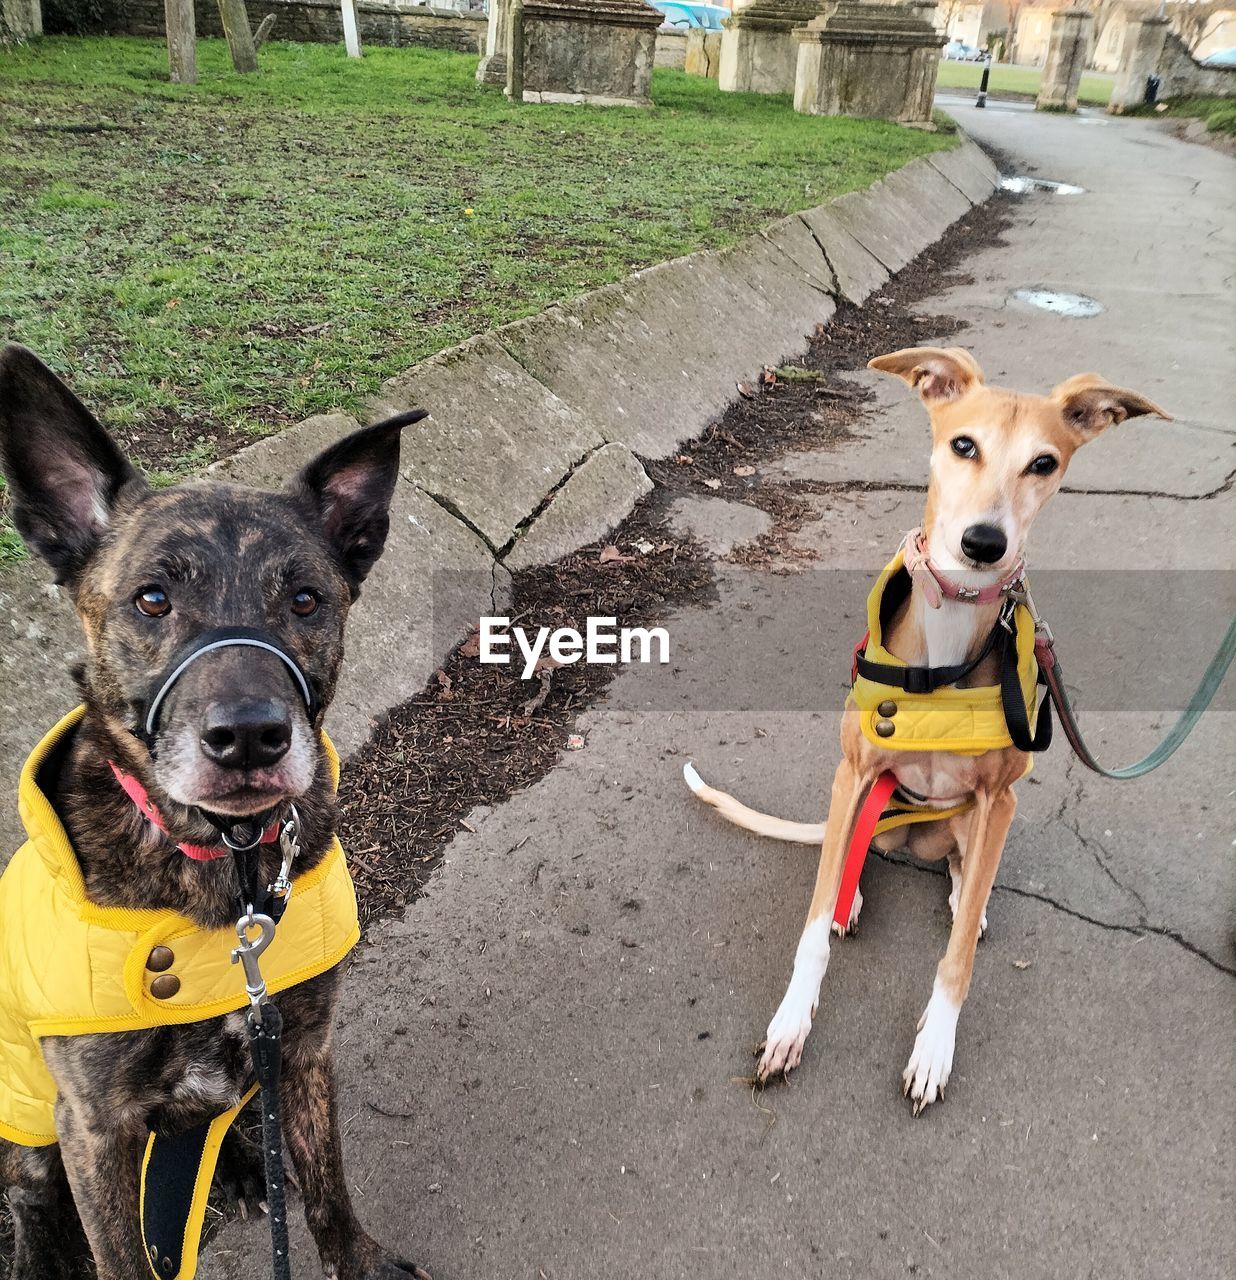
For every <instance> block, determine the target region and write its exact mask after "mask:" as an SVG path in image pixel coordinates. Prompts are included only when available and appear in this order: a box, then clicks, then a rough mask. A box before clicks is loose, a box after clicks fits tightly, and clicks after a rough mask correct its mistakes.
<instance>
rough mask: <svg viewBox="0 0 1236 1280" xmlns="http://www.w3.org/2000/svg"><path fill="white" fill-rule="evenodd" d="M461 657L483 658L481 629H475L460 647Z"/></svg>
mask: <svg viewBox="0 0 1236 1280" xmlns="http://www.w3.org/2000/svg"><path fill="white" fill-rule="evenodd" d="M459 656H460V657H461V658H479V657H480V656H481V631H480V628H479V627H473V628H472V631H471V632H470V633H469V635H468V638H467V639H466V640H465V641H464V642H463V644H461V645H460V646H459Z"/></svg>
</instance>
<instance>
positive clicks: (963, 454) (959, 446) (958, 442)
mask: <svg viewBox="0 0 1236 1280" xmlns="http://www.w3.org/2000/svg"><path fill="white" fill-rule="evenodd" d="M952 445H953V452H954V453H955V454H956V455H957V456H958V457H959V458H977V457H978V445H976V444H975V443H974V441H973V440H971V439H970V437H969V436H954V437H953V440H952Z"/></svg>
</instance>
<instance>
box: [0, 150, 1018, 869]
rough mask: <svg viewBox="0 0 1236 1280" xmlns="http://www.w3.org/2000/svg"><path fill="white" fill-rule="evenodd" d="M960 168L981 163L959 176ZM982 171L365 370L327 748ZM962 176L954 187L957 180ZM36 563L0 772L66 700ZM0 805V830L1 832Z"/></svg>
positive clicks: (9, 604)
mask: <svg viewBox="0 0 1236 1280" xmlns="http://www.w3.org/2000/svg"><path fill="white" fill-rule="evenodd" d="M980 180H981V181H980ZM997 181H998V174H996V171H995V169H994V166H992V165H991V164H990V162H989V161H988V160H987V158H986V157H985V156H984V155H983V154H982V153H981V152H980V151H979V150H978V148H977V147H975V146H974V145H973V144H971V143H969V142H965V143H963V145H962V146H961V147H959V148H957V149H956V150H955V151H951V152H948V153H945V154H944V155H937V156H932V157H927V158H923V159H919V160H916V161H914V162H913V163H912V164H910V165H908V166H907V167H906V168H905V169H903V170H901V171H899V172H898V173H896V174H893V175H890V176H889V177H888V178H885V179H884V180H882V181H881V182H877V183H876V184H874V186H872V187H871V188H869V189H868V190H867V191H865V192H855V193H851V194H850V195H847V196H844V197H842V198H841V199H839V200H834V201H832V202H830V203H829V204H827V205H821V206H818V207H817V208H815V209H810V210H806V211H804V212H802V213H799V214H796V215H793V216H792V217H788V218H784V219H782V220H781V221H779V222H777V223H774V224H773V225H772V226H771V227H768V228H766V229H765V230H764V231H763V232H761V233H759V234H757V235H754V236H751V237H749V238H748V239H747V240H745V241H743V242H742V243H741V244H738V245H735V246H734V247H732V248H730V249H726V250H722V251H704V252H701V253H697V254H692V255H690V256H689V257H686V258H681V259H678V260H676V261H674V262H669V263H664V264H662V265H660V266H657V267H653V268H650V269H649V270H647V271H642V272H638V273H637V274H635V275H634V276H632V277H630V278H629V279H627V280H625V281H622V282H620V283H617V284H613V285H608V286H606V287H604V288H602V289H598V290H595V291H593V292H592V293H589V294H587V295H585V296H583V297H581V298H577V299H574V300H572V301H570V302H567V303H564V304H562V305H561V306H555V307H551V308H549V310H547V311H545V312H543V313H542V314H541V315H539V316H535V317H531V318H529V319H527V320H523V321H519V322H516V323H515V324H511V325H507V326H504V327H503V328H500V329H498V330H496V331H494V332H493V333H492V334H488V335H484V336H481V337H478V338H474V339H471V340H470V341H469V342H466V343H464V344H462V345H461V346H460V347H457V348H454V349H452V350H450V351H445V352H442V353H440V354H439V355H436V356H434V357H432V358H431V359H429V360H426V361H424V362H422V363H421V364H419V365H417V366H415V367H414V368H412V369H410V370H408V371H407V373H405V374H403V375H401V376H400V377H398V378H395V379H392V380H391V381H390V382H388V383H387V384H385V385H384V386H383V388H382V389H381V391H380V393H379V394H378V396H377V397H375V399H374V401H373V402H372V404H371V405H370V407H369V415H368V416H369V417H370V418H371V419H373V420H376V419H377V418H378V417H381V416H383V415H384V414H386V413H388V412H390V411H392V410H395V409H400V408H404V407H409V406H411V405H413V404H420V405H422V406H423V407H425V408H428V409H430V410H431V411H432V413H433V418H432V419H427V420H426V421H425V422H423V423H420V424H418V425H417V426H416V427H413V428H412V429H410V430H409V431H408V432H407V433H406V435H405V440H404V463H403V467H402V477H401V482H400V484H399V486H398V489H397V492H396V496H395V501H394V505H393V510H392V521H391V535H390V542H389V546H388V551H387V554H386V555H385V556H384V558H383V559H382V560H381V561H380V562H379V564H378V566H377V568H376V569H375V570H374V573H373V575H372V577H371V579H370V581H369V582H368V583H367V584H366V588H365V592H364V595H363V597H362V601H361V604H360V605H359V606H358V608H357V609H356V611H355V612H354V614H353V617H352V621H351V623H350V624H349V634H348V666H347V670H346V674H345V677H344V681H343V684H342V685H341V688H340V691H339V695H338V700H337V701H336V703H335V705H334V706H333V707H332V710H331V715H330V729H331V732H332V734H333V735H334V737H335V739H336V741H337V742H338V744H339V746H340V748H341V750H342V751H343V752H344V754H345V755H346V754H347V753H349V752H351V751H353V750H355V749H356V748H357V747H358V746H359V745H360V744H361V743H362V742H363V741H364V739H365V737H366V735H367V734H368V732H369V729H370V726H371V724H372V721H373V719H374V718H375V717H376V716H378V715H380V714H382V713H383V712H384V711H386V710H387V709H388V708H389V707H391V706H394V705H397V704H398V703H399V702H401V701H403V700H405V699H406V698H407V697H409V696H411V695H412V694H413V693H415V692H416V691H417V690H418V689H420V688H421V687H423V685H424V683H425V681H426V680H427V679H428V678H429V677H430V676H431V675H432V673H433V670H434V668H435V666H436V665H437V664H438V663H439V662H440V661H441V659H442V657H443V656H444V655H445V653H446V652H448V651H449V649H450V647H451V645H452V644H454V643H455V642H456V641H457V640H458V639H459V637H460V636H461V635H462V634H463V633H464V631H465V629H466V627H467V625H468V624H469V623H470V622H473V621H475V619H476V617H477V616H478V615H479V614H481V613H484V612H492V611H494V610H498V611H500V610H501V608H502V604H503V601H504V598H505V593H506V591H507V587H508V584H509V571H508V566H509V568H510V569H517V568H522V567H525V566H528V565H534V564H538V563H546V562H548V561H551V560H554V559H556V558H558V557H560V556H562V555H565V554H568V553H569V552H571V551H573V550H575V549H576V548H577V547H579V546H582V545H584V544H586V543H587V542H589V541H591V540H593V539H595V538H598V537H601V536H604V534H605V533H607V532H608V531H609V530H610V529H612V528H613V527H614V526H615V525H617V524H618V523H619V522H620V521H621V520H622V519H623V518H624V517H625V516H626V515H627V514H628V513H629V512H630V510H631V508H632V507H633V506H634V504H635V503H636V502H637V501H638V499H639V497H640V496H641V495H642V494H643V493H645V492H647V490H648V489H649V488H650V487H651V484H650V482H649V480H648V478H647V476H646V474H645V473H644V471H643V468H642V467H641V466H640V464H639V462H638V457H637V455H642V456H645V457H650V458H660V457H665V456H667V455H668V454H670V453H672V452H673V451H674V450H675V449H676V448H677V447H678V445H679V444H680V443H681V442H682V441H683V440H686V439H689V438H690V437H692V436H694V435H697V434H698V433H699V432H700V431H701V430H703V429H704V428H705V427H706V426H707V425H708V423H709V422H710V421H712V420H713V419H714V418H715V417H716V416H717V415H718V414H720V413H721V412H722V411H723V410H724V408H725V406H726V404H727V403H728V402H729V400H730V399H731V398H732V396H733V393H734V386H735V382H736V381H739V380H741V379H743V378H745V377H752V376H754V375H755V374H756V373H757V372H758V370H759V368H760V367H761V365H765V364H768V365H773V364H776V363H778V362H779V361H780V360H781V359H782V358H783V357H785V356H786V355H787V354H792V353H796V352H798V351H800V350H801V349H802V348H803V346H804V345H805V341H806V338H807V337H808V335H810V334H811V332H812V331H813V329H814V327H815V325H817V324H819V323H826V322H827V321H828V320H829V318H830V317H831V316H832V314H833V312H834V311H835V308H836V300H837V299H845V300H848V301H850V302H854V303H861V302H862V301H863V300H864V299H865V298H866V297H867V296H868V295H869V294H870V293H871V292H872V291H873V290H875V289H877V288H879V287H880V286H881V285H882V284H883V283H884V281H885V280H886V279H887V277H888V274H889V271H890V270H897V269H900V267H901V266H904V265H905V264H906V263H907V262H908V261H910V259H911V258H913V257H914V256H916V255H917V254H918V253H919V252H921V251H922V250H923V249H924V248H926V247H927V246H928V245H929V244H931V243H932V242H934V240H936V239H937V238H938V237H939V236H940V235H941V234H942V233H943V232H944V231H945V230H946V229H947V227H948V225H950V223H951V222H952V221H953V220H955V218H957V217H959V216H961V215H962V214H963V213H964V212H965V211H966V210H967V209H968V208H969V207H970V206H971V203H980V202H981V201H982V200H983V199H986V197H987V196H988V195H990V193H991V191H992V190H994V188H995V184H996V182H997ZM962 197H964V199H963V198H962ZM353 426H354V421H353V420H352V419H350V418H348V417H347V416H346V415H342V414H327V415H319V416H317V417H314V418H310V419H307V420H306V421H305V422H303V423H300V424H298V425H297V426H295V427H293V428H291V429H289V430H288V431H286V432H283V433H281V434H280V435H278V436H274V437H271V438H270V439H267V440H263V441H259V442H257V443H256V444H254V445H252V446H250V447H249V448H248V449H245V450H243V451H242V452H241V453H239V454H237V455H236V456H235V457H233V458H231V459H228V460H227V461H225V462H223V463H221V464H219V465H218V466H216V467H214V468H212V469H211V474H212V475H214V476H217V477H219V478H222V479H232V480H236V481H241V482H245V483H251V484H252V483H256V484H267V485H272V486H275V487H278V486H281V485H282V484H283V483H285V481H286V479H287V478H288V477H289V476H290V475H292V474H294V473H295V471H296V470H297V469H298V468H299V467H300V466H301V465H303V463H304V462H305V461H307V460H308V458H310V457H311V456H313V454H314V453H316V452H317V451H318V450H319V449H321V448H323V447H325V446H326V445H327V444H329V443H331V442H332V441H334V440H336V439H338V438H339V437H340V436H342V435H344V434H346V432H347V431H349V430H351V429H352V428H353ZM45 583H46V576H45V573H44V572H43V570H42V567H41V566H37V565H34V564H28V565H19V566H17V567H15V568H14V569H12V570H10V571H8V572H7V573H5V574H4V575H3V576H2V577H0V612H2V613H3V614H4V615H7V616H6V620H5V628H4V641H5V643H4V647H3V652H2V654H0V675H2V676H3V694H2V695H0V713H2V715H0V786H3V787H4V788H5V789H6V790H7V791H8V792H9V793H10V794H11V793H12V791H13V789H14V788H15V786H16V780H17V774H18V772H19V770H20V767H21V764H22V762H23V760H24V757H25V755H26V753H27V752H28V751H29V750H30V748H31V747H32V746H33V745H34V743H35V742H36V741H37V739H38V737H39V736H40V734H41V733H42V732H43V731H44V729H45V728H46V727H47V725H48V724H50V723H51V720H52V718H53V717H54V716H55V715H57V714H59V713H60V712H62V711H64V710H67V709H68V708H69V707H70V706H71V705H72V703H73V701H74V694H73V689H72V686H71V682H70V681H69V680H68V679H67V677H66V674H65V666H66V659H71V656H72V655H74V654H76V653H78V652H80V647H81V646H80V641H79V639H78V633H77V625H76V622H75V620H74V619H73V617H72V612H71V610H70V609H69V607H68V605H67V603H66V602H64V601H63V600H60V599H58V598H57V593H56V592H54V590H51V589H49V588H48V587H47V586H46V585H45ZM17 837H18V826H17V815H16V813H15V811H14V809H13V807H12V806H6V807H5V809H4V811H3V816H0V841H3V844H4V845H5V846H7V847H9V848H13V847H15V846H16V844H17V843H18V838H17Z"/></svg>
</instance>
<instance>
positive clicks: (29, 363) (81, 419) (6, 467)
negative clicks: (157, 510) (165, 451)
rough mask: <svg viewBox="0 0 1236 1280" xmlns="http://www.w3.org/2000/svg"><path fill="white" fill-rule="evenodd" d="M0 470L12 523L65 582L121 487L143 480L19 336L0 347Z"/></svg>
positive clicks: (106, 518)
mask: <svg viewBox="0 0 1236 1280" xmlns="http://www.w3.org/2000/svg"><path fill="white" fill-rule="evenodd" d="M0 469H3V471H4V475H5V479H6V480H7V481H8V487H9V493H10V496H11V498H12V504H13V523H14V524H15V525H16V526H17V530H18V532H19V533H20V534H21V535H22V537H23V538H24V539H25V540H26V542H27V543H28V544H29V545H30V546H31V547H33V548H34V549H35V550H36V551H37V552H38V553H39V554H40V555H41V556H43V558H44V559H45V560H46V561H47V562H48V564H50V565H51V567H52V568H53V569H54V570H55V573H56V581H57V582H60V583H66V582H67V583H70V584H71V583H72V581H73V580H74V578H76V576H77V575H78V574H79V573H80V572H81V570H82V568H83V566H84V565H85V563H86V561H87V560H88V559H89V558H90V555H91V553H92V552H93V551H94V549H95V547H96V546H97V545H98V542H99V538H100V535H101V534H102V533H103V531H104V530H105V529H106V528H107V525H108V521H109V519H110V517H111V513H112V509H113V507H114V506H115V503H116V499H117V497H118V495H119V494H120V491H121V490H122V489H123V488H124V487H125V486H126V485H128V484H136V485H139V486H141V485H142V484H143V482H142V479H141V477H140V476H139V475H138V473H137V472H136V471H135V470H134V469H133V467H132V466H131V465H130V464H129V462H128V460H127V459H126V458H125V456H124V454H123V453H121V452H120V449H119V448H118V447H117V445H116V442H115V441H114V440H113V439H112V438H111V436H109V435H108V434H107V432H106V431H104V430H103V428H102V427H101V426H100V425H99V424H98V422H96V421H95V418H94V416H93V415H92V414H91V412H90V410H89V409H87V408H86V406H85V405H84V404H82V402H81V401H80V400H79V399H78V398H77V397H76V396H75V395H74V394H73V393H72V392H71V391H70V390H69V389H68V387H66V386H65V385H64V383H63V382H61V381H60V379H59V378H58V377H56V375H55V374H54V373H52V371H51V370H50V369H49V368H48V367H47V366H46V365H45V364H44V363H43V362H42V361H41V360H40V359H39V358H38V356H36V355H35V354H34V353H33V352H32V351H28V350H27V349H26V348H25V347H22V346H18V345H17V344H16V343H11V344H10V345H8V346H6V347H5V348H4V349H3V350H2V351H0Z"/></svg>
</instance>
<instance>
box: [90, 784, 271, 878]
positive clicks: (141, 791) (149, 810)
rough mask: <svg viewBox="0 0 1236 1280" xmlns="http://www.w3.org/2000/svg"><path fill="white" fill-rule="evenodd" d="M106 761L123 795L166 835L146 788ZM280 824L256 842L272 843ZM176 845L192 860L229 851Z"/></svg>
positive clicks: (223, 847) (208, 858) (222, 855)
mask: <svg viewBox="0 0 1236 1280" xmlns="http://www.w3.org/2000/svg"><path fill="white" fill-rule="evenodd" d="M107 763H108V764H110V765H111V766H112V772H113V773H114V774H115V775H116V781H117V782H118V783H120V786H121V788H122V789H123V791H124V793H125V795H127V796H128V797H129V799H130V800H132V801H133V803H134V804H135V805H137V807H138V809H139V810H140V812H141V814H142V816H143V817H144V818H147V819H149V820H150V821H151V822H152V823H154V825H155V826H156V827H158V829H159V830H160V831H162V832H163V833H164V835H166V834H167V824H166V823H165V822H164V821H163V815H162V814H161V813H160V812H159V810H158V809H157V808H156V807H155V803H154V801H153V800H151V798H150V797H149V796H148V795H147V794H146V788H145V787H143V786H142V784H141V783H140V782H138V780H137V779H136V778H135V777H134V776H133V775H132V774H131V773H125V771H124V770H123V769H121V768H120V766H119V765H117V764H116V763H115V761H113V760H109V761H108V762H107ZM280 825H281V824H280V823H279V822H278V821H276V822H273V823H271V825H270V826H269V827H267V828H266V830H265V831H264V832H263V833H262V838H261V840H259V841H258V843H259V844H274V842H275V841H276V840H278V839H279V827H280ZM176 847H177V848H178V849H179V850H180V852H181V853H183V854H184V855H185V857H187V858H192V859H193V861H194V862H213V861H214V860H215V859H216V858H226V857H227V855H228V854H229V853H231V850H230V849H229V848H228V847H227V846H226V845H221V846H219V847H217V848H213V849H212V848H208V847H207V846H205V845H200V844H177V846H176Z"/></svg>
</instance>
